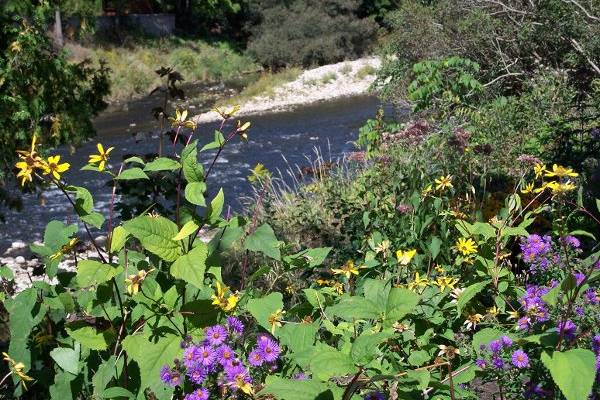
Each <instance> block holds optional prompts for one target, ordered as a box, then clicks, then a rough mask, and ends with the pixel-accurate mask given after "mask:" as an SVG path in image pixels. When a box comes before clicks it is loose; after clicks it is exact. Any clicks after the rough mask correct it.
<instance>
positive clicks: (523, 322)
mask: <svg viewBox="0 0 600 400" xmlns="http://www.w3.org/2000/svg"><path fill="white" fill-rule="evenodd" d="M529 326H530V321H529V317H521V318H519V320H518V321H517V328H518V329H519V330H520V331H522V330H525V329H529Z"/></svg>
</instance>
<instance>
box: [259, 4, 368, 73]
mask: <svg viewBox="0 0 600 400" xmlns="http://www.w3.org/2000/svg"><path fill="white" fill-rule="evenodd" d="M359 6H360V1H355V0H327V1H316V0H296V1H293V2H291V3H288V4H281V3H279V4H273V5H271V6H270V7H267V8H264V9H263V10H262V11H261V12H260V16H261V21H260V23H259V24H258V25H255V26H254V27H252V28H251V33H252V37H251V39H250V42H249V45H248V52H249V53H250V54H251V55H252V56H254V57H255V58H256V59H257V60H258V62H260V63H261V64H263V65H265V66H267V67H270V68H281V67H285V66H289V65H303V66H310V65H323V64H327V63H332V62H337V61H341V60H344V59H351V58H356V57H359V56H361V55H362V54H363V53H364V52H365V51H366V50H367V49H368V48H369V46H370V45H371V44H372V42H373V39H374V38H375V34H376V30H377V24H376V23H375V22H374V20H373V19H371V18H363V19H361V18H358V17H357V16H356V15H355V13H356V12H357V11H358V9H359Z"/></svg>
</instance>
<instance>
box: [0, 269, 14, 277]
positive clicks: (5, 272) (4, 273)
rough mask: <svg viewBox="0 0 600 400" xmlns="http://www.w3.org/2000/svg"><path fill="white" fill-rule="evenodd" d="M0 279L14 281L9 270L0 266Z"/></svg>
mask: <svg viewBox="0 0 600 400" xmlns="http://www.w3.org/2000/svg"><path fill="white" fill-rule="evenodd" d="M0 278H3V279H7V280H12V279H15V275H14V274H13V272H12V270H11V269H10V268H8V267H6V266H2V267H0Z"/></svg>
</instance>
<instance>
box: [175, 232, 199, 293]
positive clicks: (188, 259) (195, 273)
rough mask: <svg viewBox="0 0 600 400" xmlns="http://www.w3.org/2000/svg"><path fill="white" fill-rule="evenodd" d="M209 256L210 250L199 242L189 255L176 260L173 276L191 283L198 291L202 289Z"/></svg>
mask: <svg viewBox="0 0 600 400" xmlns="http://www.w3.org/2000/svg"><path fill="white" fill-rule="evenodd" d="M207 256H208V248H207V246H206V244H205V243H203V242H199V243H198V244H197V245H196V247H194V248H193V249H192V250H191V251H190V252H189V253H187V254H184V255H182V256H180V257H179V258H178V259H177V260H175V262H174V263H173V264H172V265H171V275H173V276H174V277H175V278H178V279H183V280H184V281H186V282H189V283H191V284H192V285H194V286H196V287H197V288H198V289H202V288H203V287H204V272H205V270H206V257H207Z"/></svg>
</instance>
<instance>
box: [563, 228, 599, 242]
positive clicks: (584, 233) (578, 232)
mask: <svg viewBox="0 0 600 400" xmlns="http://www.w3.org/2000/svg"><path fill="white" fill-rule="evenodd" d="M569 235H572V236H587V237H589V238H590V239H593V240H596V236H594V234H593V233H590V232H588V231H583V230H575V231H571V232H569Z"/></svg>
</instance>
